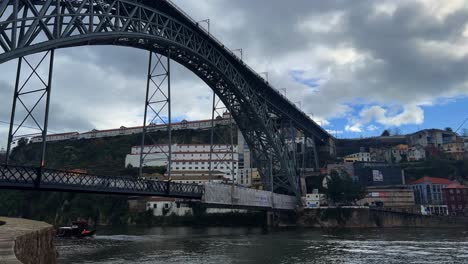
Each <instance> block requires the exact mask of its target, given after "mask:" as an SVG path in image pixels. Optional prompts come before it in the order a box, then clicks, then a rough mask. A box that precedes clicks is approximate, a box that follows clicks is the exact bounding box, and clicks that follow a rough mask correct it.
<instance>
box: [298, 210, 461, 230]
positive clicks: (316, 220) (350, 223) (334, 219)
mask: <svg viewBox="0 0 468 264" xmlns="http://www.w3.org/2000/svg"><path fill="white" fill-rule="evenodd" d="M297 223H298V225H299V226H304V227H330V228H334V227H340V228H360V227H468V218H465V217H443V216H423V215H417V214H408V213H399V212H392V211H381V210H371V209H367V208H329V209H305V210H304V211H302V212H300V213H299V216H298V220H297Z"/></svg>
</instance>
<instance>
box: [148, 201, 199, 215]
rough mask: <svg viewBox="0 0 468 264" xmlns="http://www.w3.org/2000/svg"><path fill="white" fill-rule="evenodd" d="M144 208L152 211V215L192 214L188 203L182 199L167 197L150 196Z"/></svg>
mask: <svg viewBox="0 0 468 264" xmlns="http://www.w3.org/2000/svg"><path fill="white" fill-rule="evenodd" d="M146 210H151V211H153V215H154V216H170V215H177V216H186V215H192V213H193V212H192V208H191V206H190V204H188V203H185V202H184V201H183V200H179V199H176V198H168V197H151V198H148V200H147V202H146Z"/></svg>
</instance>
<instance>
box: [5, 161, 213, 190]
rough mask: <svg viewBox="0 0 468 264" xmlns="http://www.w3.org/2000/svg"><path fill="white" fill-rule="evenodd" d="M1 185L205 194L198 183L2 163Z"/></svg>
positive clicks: (9, 186)
mask: <svg viewBox="0 0 468 264" xmlns="http://www.w3.org/2000/svg"><path fill="white" fill-rule="evenodd" d="M39 175H41V182H40V183H39V182H37V180H38V178H39ZM0 187H8V188H15V187H17V188H21V189H24V188H28V189H52V190H61V191H78V192H96V193H110V194H112V193H115V194H126V193H128V194H141V195H154V196H158V195H163V196H174V197H190V198H201V197H202V195H203V193H204V188H203V186H200V185H197V184H183V183H175V182H169V181H154V180H146V179H138V178H133V177H126V176H116V177H110V176H97V175H91V174H87V173H78V172H73V171H65V170H54V169H41V168H35V167H26V166H5V165H1V166H0Z"/></svg>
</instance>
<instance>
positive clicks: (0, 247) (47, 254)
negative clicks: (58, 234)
mask: <svg viewBox="0 0 468 264" xmlns="http://www.w3.org/2000/svg"><path fill="white" fill-rule="evenodd" d="M0 222H4V223H5V224H4V225H0V263H2V264H3V263H8V264H14V263H27V264H29V263H31V264H55V263H57V260H56V256H57V253H56V251H55V248H54V244H53V239H54V236H55V231H54V228H53V227H52V226H51V225H49V224H46V223H44V222H38V221H32V220H26V219H20V218H6V217H0Z"/></svg>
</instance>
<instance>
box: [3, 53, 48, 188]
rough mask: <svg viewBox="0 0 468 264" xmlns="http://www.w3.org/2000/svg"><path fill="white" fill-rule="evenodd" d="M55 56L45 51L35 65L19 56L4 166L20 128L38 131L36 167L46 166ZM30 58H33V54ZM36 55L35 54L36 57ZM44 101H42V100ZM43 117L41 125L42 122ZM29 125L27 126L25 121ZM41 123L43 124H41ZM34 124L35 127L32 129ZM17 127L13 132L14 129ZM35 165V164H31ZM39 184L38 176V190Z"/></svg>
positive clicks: (8, 160)
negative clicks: (39, 111)
mask: <svg viewBox="0 0 468 264" xmlns="http://www.w3.org/2000/svg"><path fill="white" fill-rule="evenodd" d="M54 53H55V50H54V49H52V50H50V51H47V52H45V53H44V54H43V55H42V56H41V57H39V58H40V60H39V61H38V62H37V63H36V64H32V63H31V62H30V61H29V60H28V58H26V57H20V58H19V60H18V66H17V71H16V81H15V91H14V95H13V103H12V110H11V117H10V128H9V133H8V143H7V153H6V158H5V163H6V164H7V165H9V164H10V162H11V160H10V155H11V146H12V144H13V142H14V141H15V140H17V139H20V138H21V137H22V136H21V134H20V132H21V129H22V128H24V129H35V130H38V131H40V135H41V141H42V147H41V154H40V160H39V162H38V163H39V166H40V168H41V169H42V168H43V167H44V166H45V160H46V143H47V129H48V124H49V109H50V93H51V88H52V76H53V65H54ZM32 56H33V55H32ZM36 56H37V55H36ZM47 57H49V65H48V66H47V67H43V68H42V70H43V71H40V70H39V68H40V67H41V66H43V65H45V63H44V62H45V61H47V60H46V58H47ZM25 65H26V66H27V68H29V70H30V73H29V75H27V77H26V78H24V81H22V78H21V75H22V72H23V67H24V66H25ZM42 72H46V73H47V79H46V81H45V80H44V79H45V78H44V77H43V76H41V73H42ZM44 98H45V100H44ZM18 105H21V106H23V110H24V111H21V112H18V109H17V106H18ZM39 105H43V106H44V116H42V115H40V114H37V113H36V112H37V111H35V110H37V108H38V106H39ZM18 114H24V115H25V116H22V118H21V122H19V124H18V125H16V124H15V120H16V118H17V116H18ZM41 118H42V120H43V121H42V122H41ZM27 121H29V122H31V123H30V124H29V123H28V122H27ZM41 123H42V125H41ZM32 125H35V127H31V126H32ZM14 126H16V129H15V128H14ZM29 134H30V133H29ZM31 162H35V161H31ZM40 182H41V174H40V173H39V174H38V177H37V178H36V179H35V186H36V187H39V185H40Z"/></svg>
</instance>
